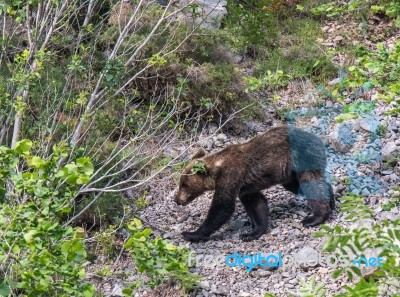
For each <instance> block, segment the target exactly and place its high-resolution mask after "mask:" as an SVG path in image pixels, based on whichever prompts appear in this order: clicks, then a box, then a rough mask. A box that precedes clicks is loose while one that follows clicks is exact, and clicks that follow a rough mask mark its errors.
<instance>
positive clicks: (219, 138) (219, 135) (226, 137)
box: [217, 133, 228, 142]
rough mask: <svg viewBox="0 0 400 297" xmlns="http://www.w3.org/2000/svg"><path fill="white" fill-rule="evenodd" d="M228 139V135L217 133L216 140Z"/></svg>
mask: <svg viewBox="0 0 400 297" xmlns="http://www.w3.org/2000/svg"><path fill="white" fill-rule="evenodd" d="M227 139H228V136H226V135H225V134H224V133H220V134H218V135H217V140H219V141H224V142H225V141H226V140H227Z"/></svg>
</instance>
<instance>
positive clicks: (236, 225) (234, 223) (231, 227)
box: [226, 219, 245, 231]
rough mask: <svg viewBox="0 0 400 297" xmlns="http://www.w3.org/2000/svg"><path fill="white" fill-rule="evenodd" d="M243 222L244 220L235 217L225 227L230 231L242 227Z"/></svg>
mask: <svg viewBox="0 0 400 297" xmlns="http://www.w3.org/2000/svg"><path fill="white" fill-rule="evenodd" d="M244 224H245V221H244V220H240V219H237V220H234V221H232V222H231V223H230V224H229V226H228V227H227V228H226V229H227V230H231V231H237V230H240V229H242V228H243V227H244Z"/></svg>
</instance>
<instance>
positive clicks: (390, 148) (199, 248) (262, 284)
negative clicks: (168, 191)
mask: <svg viewBox="0 0 400 297" xmlns="http://www.w3.org/2000/svg"><path fill="white" fill-rule="evenodd" d="M328 105H329V104H328ZM341 108H342V107H341V106H340V105H334V104H332V105H331V106H330V107H324V108H319V109H299V110H298V118H297V122H298V125H301V126H303V128H305V129H307V130H310V131H312V132H314V133H316V134H319V135H321V138H322V139H324V141H326V148H327V153H328V160H329V162H328V168H327V178H328V180H329V181H330V182H331V183H332V184H333V186H334V191H335V195H336V196H340V195H341V194H343V193H345V192H346V191H352V192H353V193H356V194H362V195H363V196H364V198H365V201H366V202H367V203H368V204H369V205H370V206H371V207H372V208H373V209H374V210H375V212H376V221H377V223H379V221H380V220H381V219H384V218H386V219H390V220H394V219H396V218H398V217H399V216H400V208H399V207H395V208H393V209H391V210H390V211H382V208H381V205H382V204H383V203H385V202H387V201H388V200H389V198H390V197H391V196H392V195H393V193H394V191H393V190H392V187H393V186H395V185H398V184H399V176H400V164H397V165H396V166H395V167H392V168H384V167H382V163H381V159H382V158H383V159H385V160H388V159H389V158H391V157H392V156H394V155H395V154H396V153H397V152H399V151H400V140H399V139H400V118H396V117H390V118H386V117H385V116H382V114H383V113H382V114H379V112H378V113H377V114H374V117H373V119H371V118H366V119H362V118H361V119H357V120H352V121H351V122H350V123H345V124H336V123H335V122H334V121H332V119H333V118H334V117H335V116H336V115H337V114H338V113H339V112H340V110H341ZM377 110H378V111H379V110H380V109H379V108H377ZM310 111H313V112H312V113H311V114H312V115H311V116H307V114H310ZM380 111H381V112H383V111H384V108H382V109H381V110H380ZM371 116H372V115H371ZM301 122H307V123H308V126H304V124H301ZM310 124H311V125H310ZM379 125H384V126H385V127H387V131H386V133H384V135H382V136H378V135H376V129H377V127H379ZM343 127H346V128H345V132H344V133H343V135H341V134H340V135H339V136H340V137H337V135H335V133H333V131H334V130H335V129H340V128H342V129H343ZM258 129H260V127H258ZM347 129H348V133H347ZM241 141H245V139H235V140H232V139H229V138H228V137H227V136H226V135H224V134H219V135H217V136H216V137H214V139H213V141H212V149H211V151H213V150H218V149H219V148H220V147H222V146H225V145H228V144H230V143H236V142H241ZM335 148H336V149H335ZM338 150H343V151H344V152H342V151H338ZM364 155H365V158H362V156H364ZM360 156H361V157H360ZM367 157H368V158H367ZM395 194H396V195H397V194H398V193H395ZM265 195H266V196H267V197H268V199H269V201H270V208H271V224H272V226H271V230H270V232H269V233H268V234H265V235H264V236H262V237H261V238H260V239H258V240H256V241H253V242H243V241H241V240H240V239H239V235H240V233H242V232H246V231H249V228H250V226H249V220H248V218H247V216H246V213H245V211H244V209H243V207H242V206H241V205H240V203H238V204H237V209H236V211H235V214H234V215H233V217H232V219H231V221H230V223H229V224H228V225H227V226H225V227H224V228H223V229H222V230H220V231H219V232H217V233H216V234H215V235H214V236H213V238H212V240H210V241H208V242H206V243H187V242H185V241H184V240H183V238H182V236H181V235H180V232H182V231H183V230H194V229H196V228H197V227H198V226H199V224H200V223H201V222H202V221H203V220H204V218H205V216H206V214H207V210H208V208H209V205H210V202H211V198H212V193H209V194H206V195H203V196H202V197H200V198H198V199H197V200H196V201H194V202H193V203H192V204H190V205H188V206H185V207H182V206H178V205H176V204H175V203H174V202H173V201H172V198H171V197H169V198H168V199H163V198H160V199H159V200H158V201H156V202H155V203H154V205H153V206H150V207H148V208H146V209H145V210H144V211H143V213H142V216H143V218H145V219H146V220H147V221H151V222H152V223H153V224H154V225H156V226H158V227H160V229H162V230H165V231H166V232H159V231H158V232H159V235H160V236H163V237H164V238H168V239H169V240H171V241H173V242H174V243H175V244H178V245H185V244H186V245H188V246H189V247H190V249H191V250H192V251H193V252H195V253H196V254H197V255H214V256H217V255H223V256H225V257H226V256H227V255H228V254H232V253H234V252H235V251H236V252H237V253H240V254H251V255H254V254H257V253H258V252H262V253H264V254H269V253H279V252H281V253H282V255H283V258H285V256H287V255H292V256H294V255H295V254H298V253H300V254H303V255H305V257H306V258H310V257H311V258H312V257H313V256H314V255H315V254H316V253H318V252H319V251H320V250H321V247H322V244H323V242H324V240H323V239H320V238H314V236H313V235H314V233H315V232H316V231H318V230H319V227H316V228H311V229H305V228H303V227H302V225H301V223H300V222H301V220H302V219H303V218H304V217H305V216H306V215H308V214H309V213H310V210H309V209H308V207H307V203H306V201H304V199H302V197H296V196H294V195H292V194H291V193H289V192H287V191H285V190H284V189H283V188H281V187H280V186H277V187H274V188H271V189H268V190H266V191H265ZM328 224H329V225H331V226H333V225H335V224H339V225H341V226H343V227H345V226H349V225H350V223H349V222H346V221H345V220H344V219H343V215H342V214H340V213H337V212H335V214H334V215H333V217H332V219H331V220H329V222H328ZM156 232H157V231H156ZM200 264H201V263H200ZM208 266H209V265H198V266H196V267H195V268H193V272H196V273H198V274H200V275H202V276H204V280H203V281H202V283H201V284H200V288H199V289H197V290H196V292H195V293H193V296H199V297H200V296H220V295H223V296H243V297H244V296H263V294H264V293H265V292H271V293H274V294H276V295H277V296H289V295H290V294H294V293H295V292H296V291H297V289H298V288H299V281H300V280H301V279H306V280H309V278H310V277H311V276H312V275H316V276H317V281H318V282H324V283H325V284H326V286H325V287H326V288H327V289H328V290H330V291H331V292H334V293H338V292H339V291H340V290H341V288H342V287H343V285H345V284H346V283H347V280H346V279H345V278H338V279H336V280H333V279H332V277H331V273H332V271H333V270H334V269H333V268H330V267H328V266H322V265H317V266H315V267H306V266H304V265H300V264H295V265H292V266H286V267H285V266H283V267H280V268H278V269H277V270H271V269H261V268H259V269H254V270H252V271H251V272H246V271H245V268H244V267H228V266H227V265H226V264H223V265H215V266H212V267H208ZM328 296H330V295H329V294H328Z"/></svg>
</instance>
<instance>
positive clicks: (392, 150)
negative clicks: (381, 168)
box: [382, 141, 400, 161]
mask: <svg viewBox="0 0 400 297" xmlns="http://www.w3.org/2000/svg"><path fill="white" fill-rule="evenodd" d="M399 151H400V148H398V147H397V146H396V143H395V142H393V141H390V142H388V143H386V144H385V145H384V146H383V148H382V160H383V161H388V160H389V159H390V158H392V157H393V156H394V155H395V154H396V153H398V152H399Z"/></svg>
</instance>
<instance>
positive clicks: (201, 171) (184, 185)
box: [175, 149, 215, 205]
mask: <svg viewBox="0 0 400 297" xmlns="http://www.w3.org/2000/svg"><path fill="white" fill-rule="evenodd" d="M206 153H207V152H206V151H205V150H204V149H200V150H199V151H198V152H197V153H196V154H195V155H194V156H193V157H192V160H191V161H190V163H189V165H188V166H186V168H185V169H184V170H183V172H182V175H181V178H180V180H179V189H178V193H177V194H176V196H175V202H176V203H177V204H179V205H187V204H189V203H190V202H192V201H193V200H194V199H196V198H197V197H199V196H200V195H201V194H203V193H204V192H205V191H212V190H214V189H215V182H214V179H213V177H212V176H211V170H210V169H211V168H210V167H209V165H210V164H207V161H206V160H205V159H203V157H204V156H205V155H206Z"/></svg>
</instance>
